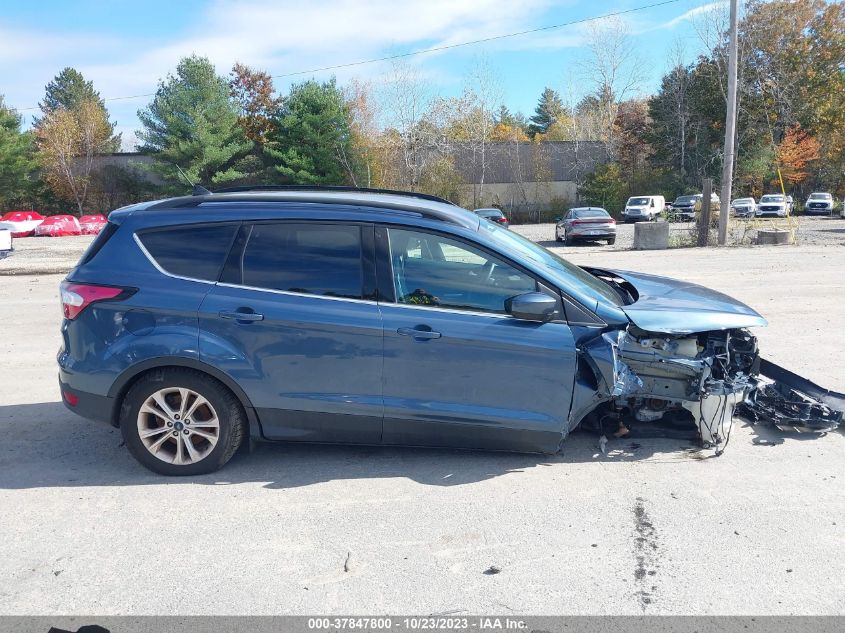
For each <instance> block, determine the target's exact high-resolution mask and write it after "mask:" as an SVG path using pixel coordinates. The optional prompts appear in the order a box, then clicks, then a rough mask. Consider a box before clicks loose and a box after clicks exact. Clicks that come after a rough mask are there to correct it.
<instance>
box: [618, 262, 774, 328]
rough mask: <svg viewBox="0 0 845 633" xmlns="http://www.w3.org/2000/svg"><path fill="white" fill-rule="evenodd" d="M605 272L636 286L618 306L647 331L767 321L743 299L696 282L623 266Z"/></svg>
mask: <svg viewBox="0 0 845 633" xmlns="http://www.w3.org/2000/svg"><path fill="white" fill-rule="evenodd" d="M608 272H611V273H612V274H614V275H617V276H619V277H621V278H622V279H624V280H625V281H627V282H628V283H630V284H631V285H633V286H634V288H636V289H637V293H638V294H639V297H638V298H637V301H636V302H635V303H632V304H631V305H627V306H621V309H622V310H623V311H624V312H625V314H626V315H627V316H628V318H629V319H630V320H631V322H632V323H634V325H636V326H637V327H639V328H641V329H643V330H647V331H649V332H666V333H670V334H691V333H695V332H707V331H710V330H727V329H734V328H747V327H761V326H762V327H765V326H766V325H768V322H767V321H766V319H764V318H763V317H762V316H760V314H759V313H758V312H756V311H755V310H752V309H751V308H749V307H748V306H747V305H745V304H744V303H741V302H739V301H737V300H736V299H733V298H731V297H729V296H727V295H725V294H722V293H721V292H717V291H715V290H711V289H710V288H705V287H704V286H699V285H698V284H693V283H689V282H687V281H680V280H678V279H670V278H669V277H659V276H657V275H647V274H644V273H634V272H628V271H622V270H612V271H608Z"/></svg>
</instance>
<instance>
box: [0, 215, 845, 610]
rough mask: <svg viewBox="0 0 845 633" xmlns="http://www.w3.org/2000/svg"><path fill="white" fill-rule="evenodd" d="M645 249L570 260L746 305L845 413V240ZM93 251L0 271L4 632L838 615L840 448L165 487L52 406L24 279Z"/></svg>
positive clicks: (285, 457) (245, 475) (597, 457)
mask: <svg viewBox="0 0 845 633" xmlns="http://www.w3.org/2000/svg"><path fill="white" fill-rule="evenodd" d="M551 226H552V225H540V226H532V227H515V230H518V231H519V232H521V233H523V234H526V235H528V236H530V237H532V238H533V239H537V240H541V241H542V240H551V239H553V233H552V229H551ZM632 228H633V227H631V226H621V227H620V239H619V240H618V241H617V244H616V245H615V246H614V247H607V246H585V247H573V248H561V249H560V251H561V252H563V253H564V254H565V256H567V257H569V258H570V259H571V260H572V261H574V262H576V263H584V264H586V263H589V264H592V265H598V266H607V267H616V268H627V269H632V270H642V271H646V272H652V273H656V274H666V275H671V276H675V277H680V278H683V279H687V280H689V281H693V282H698V283H703V284H706V285H709V286H712V287H714V288H716V289H719V290H722V291H724V292H727V293H728V294H731V295H734V296H736V297H737V298H739V299H741V300H743V301H745V302H746V303H748V304H749V305H751V306H753V307H755V308H756V309H758V310H759V311H760V312H761V313H762V314H763V315H764V316H766V317H767V318H768V319H769V323H770V325H769V327H768V328H765V329H762V330H760V331H759V332H757V333H758V335H759V337H760V342H761V347H762V349H763V352H764V355H765V356H767V357H769V358H771V359H772V360H774V361H776V362H779V363H781V364H783V365H786V366H788V367H791V368H793V369H794V370H796V371H798V372H799V373H803V374H804V375H806V376H808V377H809V378H811V379H813V380H815V381H817V382H819V383H821V384H822V385H824V386H827V387H830V388H833V389H837V390H840V391H845V355H843V354H842V351H843V350H845V328H843V327H842V326H841V322H842V319H843V305H844V304H845V300H843V297H845V251H843V249H842V245H843V243H845V221H839V220H828V219H819V220H811V221H806V222H805V221H802V228H801V233H800V234H799V235H800V242H801V244H800V246H791V247H756V248H724V249H715V248H707V249H678V250H672V251H661V252H658V251H646V252H631V251H625V250H622V249H624V248H625V240H624V239H622V236H623V235H626V234H628V235H630V234H632ZM629 239H630V238H629ZM814 240H815V241H814ZM87 243H88V238H63V239H61V240H47V239H43V240H42V239H38V240H18V241H17V245H18V246H19V250H18V251H17V252H16V253H15V254H14V255H13V256H12V257H10V258H8V259H6V260H3V261H0V270H4V271H5V272H6V274H7V276H0V290H2V296H3V299H4V300H3V301H2V302H0V322H1V323H3V324H4V326H5V328H4V329H5V330H6V331H7V332H8V334H7V335H5V336H3V337H2V339H0V376H2V380H0V437H2V438H3V441H2V443H0V534H2V535H3V538H2V539H0V614H103V615H105V614H174V613H176V614H291V613H294V614H306V613H327V612H329V613H359V614H377V613H417V614H429V613H450V614H470V613H490V612H494V613H502V614H507V613H530V614H560V613H569V614H643V613H646V614H773V615H777V614H845V601H844V600H843V597H842V579H843V578H845V556H843V551H845V532H843V529H845V495H843V494H842V490H843V487H842V486H843V476H845V475H843V473H845V435H843V433H841V432H836V433H831V434H829V435H828V436H825V437H810V436H790V435H784V434H781V433H777V432H773V431H772V430H770V429H767V428H763V427H752V426H748V425H746V424H743V423H741V422H739V421H738V422H737V425H736V428H735V429H734V433H733V436H732V438H731V441H730V445H729V446H728V448H727V450H726V452H725V453H724V454H723V455H722V456H721V457H718V458H714V457H712V456H711V455H710V454H709V453H707V452H702V451H699V450H697V449H696V448H694V447H692V446H690V445H688V444H685V443H683V442H680V441H676V440H637V441H636V442H632V441H631V440H627V441H624V440H614V441H612V442H611V444H610V446H609V448H610V449H612V450H611V451H610V453H609V454H608V455H607V456H603V455H601V453H599V452H598V451H597V450H596V448H595V445H596V438H595V437H593V436H591V435H588V434H586V433H585V434H575V435H573V436H572V437H571V438H570V439H569V441H568V443H567V445H566V448H565V450H564V452H563V454H561V455H558V456H555V457H548V456H537V455H514V454H491V453H481V452H458V451H434V450H412V449H393V448H390V449H382V448H345V447H319V446H316V447H315V446H312V447H308V446H283V445H272V446H271V445H263V446H259V447H258V448H257V449H256V450H255V451H254V452H253V453H252V454H241V455H238V456H236V457H235V458H234V460H233V461H232V462H231V463H230V464H229V465H228V466H227V467H226V468H225V469H224V470H222V471H221V472H219V473H217V474H215V475H209V476H204V477H197V478H191V479H178V480H173V479H163V478H161V477H158V476H155V475H152V474H151V473H149V472H147V471H145V470H144V469H143V468H142V467H141V466H139V465H138V464H137V463H136V462H135V461H134V460H133V459H132V458H131V457H130V456H129V454H128V452H127V451H126V449H125V448H123V447H122V446H121V438H120V434H119V432H117V431H116V430H114V429H111V428H109V427H105V426H102V425H99V424H96V423H93V422H88V421H86V420H83V419H81V418H78V417H76V416H75V415H73V414H71V413H69V412H68V411H66V410H65V409H64V407H63V406H62V405H61V404H60V402H59V394H58V388H57V385H56V380H55V352H56V350H57V348H58V345H59V334H58V327H59V323H60V316H59V302H58V293H57V285H58V283H59V281H60V279H61V275H59V274H38V275H33V274H27V273H30V272H31V271H33V270H34V271H40V272H44V273H56V272H60V271H61V272H63V271H66V270H67V269H68V268H69V267H70V266H71V265H72V263H73V262H74V261H75V260H76V258H77V257H78V256H79V253H80V252H81V250H82V249H83V248H84V246H85V245H86V244H87ZM555 248H557V246H555ZM12 271H15V272H16V273H17V274H13V275H9V273H11V272H12ZM507 372H508V368H507V366H506V364H504V363H503V366H502V367H497V368H491V378H493V379H496V380H507ZM491 566H495V567H497V568H499V569H500V570H501V571H500V573H496V574H491V573H486V574H485V571H486V570H489V568H490V567H491Z"/></svg>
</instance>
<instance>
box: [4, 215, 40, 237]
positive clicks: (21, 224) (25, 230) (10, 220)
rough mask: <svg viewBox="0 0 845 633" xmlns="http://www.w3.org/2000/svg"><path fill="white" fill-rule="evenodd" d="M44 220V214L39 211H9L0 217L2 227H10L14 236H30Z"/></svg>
mask: <svg viewBox="0 0 845 633" xmlns="http://www.w3.org/2000/svg"><path fill="white" fill-rule="evenodd" d="M43 221H44V216H43V215H41V214H40V213H38V212H37V211H9V212H8V213H6V214H4V215H3V217H0V229H8V230H9V231H11V232H12V237H29V236H30V235H32V234H33V233H34V232H35V227H37V226H38V225H39V224H41V222H43Z"/></svg>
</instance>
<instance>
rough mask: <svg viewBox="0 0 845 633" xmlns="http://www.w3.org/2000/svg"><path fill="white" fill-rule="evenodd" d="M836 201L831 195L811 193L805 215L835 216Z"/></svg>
mask: <svg viewBox="0 0 845 633" xmlns="http://www.w3.org/2000/svg"><path fill="white" fill-rule="evenodd" d="M835 206H836V200H834V198H833V195H832V194H829V193H821V192H817V193H811V194H810V197H809V198H807V202H806V204H804V213H806V214H808V215H833V209H834V207H835Z"/></svg>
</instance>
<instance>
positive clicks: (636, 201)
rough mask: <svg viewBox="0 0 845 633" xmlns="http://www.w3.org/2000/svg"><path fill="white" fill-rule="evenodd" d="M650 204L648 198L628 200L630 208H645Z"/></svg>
mask: <svg viewBox="0 0 845 633" xmlns="http://www.w3.org/2000/svg"><path fill="white" fill-rule="evenodd" d="M647 204H648V198H628V206H629V207H643V206H645V205H647Z"/></svg>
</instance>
